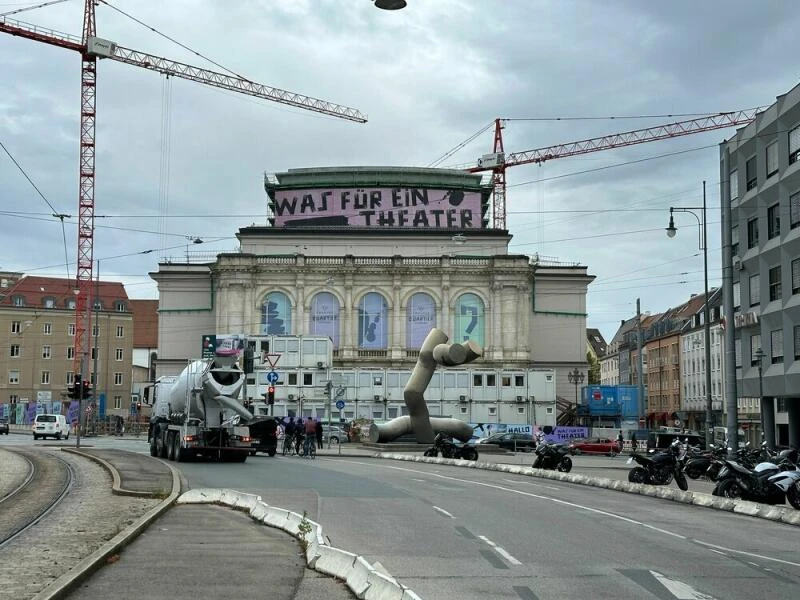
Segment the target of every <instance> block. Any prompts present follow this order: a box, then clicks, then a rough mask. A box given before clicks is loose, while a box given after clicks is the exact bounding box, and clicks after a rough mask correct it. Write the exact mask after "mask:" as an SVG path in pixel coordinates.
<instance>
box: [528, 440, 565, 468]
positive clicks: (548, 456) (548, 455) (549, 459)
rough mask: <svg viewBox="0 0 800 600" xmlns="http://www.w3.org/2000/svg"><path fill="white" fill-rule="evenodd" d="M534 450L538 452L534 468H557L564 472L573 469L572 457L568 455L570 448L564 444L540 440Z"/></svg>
mask: <svg viewBox="0 0 800 600" xmlns="http://www.w3.org/2000/svg"><path fill="white" fill-rule="evenodd" d="M534 452H535V453H536V459H535V460H534V461H533V468H534V469H550V470H553V469H555V470H557V471H560V472H562V473H569V472H570V471H571V470H572V459H571V458H570V457H569V456H568V454H569V448H568V447H567V446H565V445H564V444H554V443H548V442H546V441H544V440H540V441H539V443H538V444H537V445H536V450H534Z"/></svg>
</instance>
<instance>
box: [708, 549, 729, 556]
mask: <svg viewBox="0 0 800 600" xmlns="http://www.w3.org/2000/svg"><path fill="white" fill-rule="evenodd" d="M709 550H711V551H712V552H716V553H717V554H721V555H722V556H728V555H727V554H725V553H724V552H720V551H719V550H714V549H713V548H709Z"/></svg>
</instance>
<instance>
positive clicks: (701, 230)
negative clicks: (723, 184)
mask: <svg viewBox="0 0 800 600" xmlns="http://www.w3.org/2000/svg"><path fill="white" fill-rule="evenodd" d="M695 210H701V211H703V212H702V218H701V217H700V216H698V215H697V213H695V212H693V211H695ZM674 212H685V213H689V214H690V215H692V216H694V218H695V219H697V230H698V240H699V242H700V245H699V249H700V250H702V251H703V291H704V293H705V297H704V301H703V333H704V338H705V343H704V345H705V362H706V367H705V379H706V448H708V447H709V445H710V444H711V443H712V442H713V429H712V426H713V409H714V407H713V404H712V400H711V322H710V321H711V317H710V310H709V306H708V304H709V302H708V301H709V297H708V237H707V235H706V234H707V224H708V220H707V219H706V182H705V181H704V182H703V206H684V207H679V208H676V207H674V206H670V207H669V226H668V227H667V237H670V238H674V237H675V234H676V233H677V231H678V228H677V227H675V221H674V220H673V218H672V213H674Z"/></svg>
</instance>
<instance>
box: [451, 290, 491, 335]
mask: <svg viewBox="0 0 800 600" xmlns="http://www.w3.org/2000/svg"><path fill="white" fill-rule="evenodd" d="M485 319H486V316H485V312H484V305H483V300H481V299H480V297H478V296H477V295H476V294H462V295H461V296H459V297H458V300H456V310H455V324H454V325H455V327H454V332H453V341H454V342H466V341H467V340H473V341H474V342H475V343H476V344H478V346H480V347H483V344H484V328H485Z"/></svg>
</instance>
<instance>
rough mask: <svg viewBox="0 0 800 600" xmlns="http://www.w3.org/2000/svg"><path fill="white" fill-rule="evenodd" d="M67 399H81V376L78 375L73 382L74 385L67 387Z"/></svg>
mask: <svg viewBox="0 0 800 600" xmlns="http://www.w3.org/2000/svg"><path fill="white" fill-rule="evenodd" d="M67 397H68V398H70V399H71V400H77V399H79V398H80V397H81V374H80V373H78V374H76V375H75V377H74V378H73V380H72V385H69V386H67Z"/></svg>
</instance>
